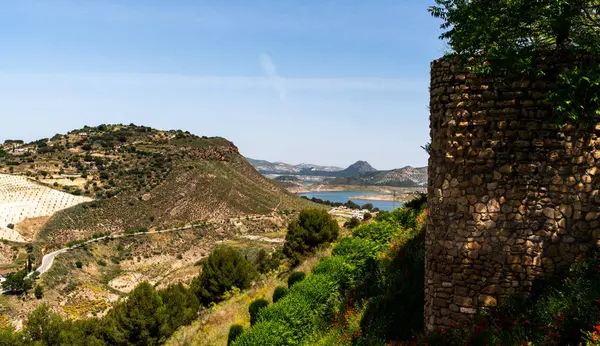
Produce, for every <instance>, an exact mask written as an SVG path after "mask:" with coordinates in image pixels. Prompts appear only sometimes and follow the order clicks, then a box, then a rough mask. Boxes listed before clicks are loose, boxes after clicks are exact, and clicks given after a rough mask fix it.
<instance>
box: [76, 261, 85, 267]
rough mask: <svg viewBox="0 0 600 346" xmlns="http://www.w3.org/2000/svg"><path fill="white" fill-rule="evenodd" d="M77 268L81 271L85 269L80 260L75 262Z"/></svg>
mask: <svg viewBox="0 0 600 346" xmlns="http://www.w3.org/2000/svg"><path fill="white" fill-rule="evenodd" d="M75 266H76V267H77V268H80V269H81V268H82V267H83V263H81V261H80V260H77V261H76V262H75Z"/></svg>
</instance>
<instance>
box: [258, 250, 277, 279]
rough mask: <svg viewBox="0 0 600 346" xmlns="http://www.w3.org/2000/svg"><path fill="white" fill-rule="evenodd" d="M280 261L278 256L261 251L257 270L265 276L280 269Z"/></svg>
mask: <svg viewBox="0 0 600 346" xmlns="http://www.w3.org/2000/svg"><path fill="white" fill-rule="evenodd" d="M279 264H280V260H279V258H278V257H277V256H273V255H270V254H269V253H267V251H266V250H265V249H260V251H259V252H258V254H257V256H256V261H255V265H256V269H257V270H258V271H259V272H260V273H262V274H264V273H268V272H270V271H271V270H275V269H277V268H278V267H279Z"/></svg>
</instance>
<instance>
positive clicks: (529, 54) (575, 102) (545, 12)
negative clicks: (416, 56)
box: [430, 0, 600, 123]
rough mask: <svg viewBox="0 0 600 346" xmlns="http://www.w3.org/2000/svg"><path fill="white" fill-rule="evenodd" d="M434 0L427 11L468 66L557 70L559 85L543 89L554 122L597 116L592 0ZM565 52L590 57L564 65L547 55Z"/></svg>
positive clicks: (599, 29)
mask: <svg viewBox="0 0 600 346" xmlns="http://www.w3.org/2000/svg"><path fill="white" fill-rule="evenodd" d="M435 2H436V4H437V5H436V6H432V7H431V8H430V12H431V14H432V15H433V16H435V17H437V18H440V19H442V20H443V21H444V23H443V24H442V29H444V30H445V32H444V33H443V34H442V35H441V38H442V39H445V40H448V44H449V46H450V48H451V49H452V50H453V52H454V53H456V54H457V55H458V56H459V57H460V58H461V60H463V64H466V65H467V67H468V68H469V69H470V70H473V71H476V72H478V73H489V72H496V73H499V72H502V73H507V74H508V76H509V77H510V76H511V75H514V76H515V77H516V78H521V77H523V76H527V75H531V76H544V75H550V73H548V72H554V73H556V72H559V75H558V79H557V81H558V83H557V86H558V88H554V91H553V92H551V93H550V95H547V96H548V97H547V101H550V102H551V105H552V106H553V107H552V109H553V110H554V114H553V115H554V116H555V120H556V122H558V123H565V122H566V121H572V120H577V119H584V120H587V121H589V120H592V121H594V122H595V121H597V120H598V119H599V117H600V91H599V90H600V88H598V85H600V69H599V68H598V60H597V57H598V56H599V55H600V4H599V3H598V1H597V0H568V1H557V0H536V1H514V0H497V1H486V0H474V1H464V0H436V1H435ZM567 54H573V55H575V54H576V55H578V56H580V57H581V56H587V57H591V59H589V61H587V62H582V61H578V62H577V63H572V64H566V65H563V64H557V63H556V62H554V61H552V60H549V61H548V60H547V58H550V59H552V58H554V57H556V56H566V55H567ZM544 60H546V61H544ZM544 63H545V65H547V66H545V67H544V66H543V65H544ZM561 65H563V66H561ZM505 79H506V78H505ZM592 90H593V91H592Z"/></svg>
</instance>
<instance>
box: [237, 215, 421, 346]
mask: <svg viewBox="0 0 600 346" xmlns="http://www.w3.org/2000/svg"><path fill="white" fill-rule="evenodd" d="M405 208H406V207H403V208H401V209H405ZM410 216H412V217H413V218H415V219H416V216H417V214H416V213H415V212H414V211H412V212H409V211H405V212H401V213H400V212H398V213H394V214H389V215H387V217H386V220H385V221H378V222H372V223H369V224H365V225H361V226H359V227H357V228H356V229H355V230H354V231H353V232H352V237H347V238H344V239H342V240H341V241H340V242H339V243H338V244H336V246H335V247H334V249H333V251H332V256H330V257H326V258H323V259H321V260H320V261H319V263H318V264H317V265H316V266H315V267H313V270H312V272H311V274H310V275H308V276H306V278H305V279H304V280H302V281H300V282H297V283H295V284H294V283H292V282H291V281H294V278H293V277H295V276H296V275H302V274H292V275H291V276H290V278H289V279H288V280H290V283H291V285H290V286H291V288H289V293H288V294H287V295H286V297H285V299H281V300H278V301H277V302H275V299H274V303H273V304H271V305H269V306H268V307H266V308H264V309H262V310H261V311H260V313H259V314H258V315H259V321H258V322H257V323H255V324H254V325H253V326H252V327H251V328H250V329H248V330H246V331H245V332H244V333H243V334H242V335H241V336H240V337H239V338H238V339H237V340H236V342H235V343H234V345H236V346H246V345H247V346H250V345H301V344H316V345H338V344H340V343H341V340H344V341H345V342H346V343H347V344H353V345H385V344H387V341H391V340H386V338H385V337H384V336H385V333H386V332H388V331H390V330H395V331H400V330H402V331H406V332H410V331H411V328H413V327H414V326H415V324H412V323H413V322H415V323H421V324H422V323H423V313H422V312H420V313H419V311H420V310H419V309H417V308H415V307H417V306H420V309H421V310H422V309H423V296H422V295H423V289H422V286H423V284H424V275H423V270H424V264H423V261H422V258H423V256H422V255H423V254H424V246H423V244H424V242H423V238H422V235H423V230H422V227H421V225H422V222H421V221H419V222H417V221H416V220H408V218H409V217H410ZM420 216H422V215H420ZM408 225H412V226H415V227H413V229H411V228H409V227H407V226H408ZM417 239H418V240H417ZM413 241H414V244H415V245H414V249H415V251H414V252H413V251H412V250H411V251H410V253H409V252H408V251H407V246H409V245H408V244H412V243H411V242H413ZM419 244H420V246H419ZM410 246H411V248H412V247H413V246H412V245H410ZM400 254H401V255H400ZM417 255H421V257H420V258H421V260H414V259H417V258H418V257H417ZM396 258H399V259H400V258H404V261H402V260H399V259H396ZM413 260H414V261H413ZM417 267H420V272H419V271H417ZM405 269H406V270H405ZM413 270H414V272H412V271H413ZM395 271H398V272H397V273H396V272H395ZM381 273H386V274H390V275H391V274H393V277H394V279H393V280H391V281H392V282H387V281H386V279H387V276H384V275H382V274H381ZM390 277H391V276H390ZM418 285H420V287H421V288H420V290H419V288H418ZM394 289H398V290H400V292H399V293H398V292H394ZM419 294H420V295H421V297H420V298H418V299H414V296H415V295H419ZM401 296H405V297H406V299H405V301H402V300H401V299H399V297H401ZM362 298H365V299H364V300H363V299H362ZM372 301H373V302H374V301H376V302H378V303H377V304H372V303H371V302H372ZM386 304H390V305H386ZM344 305H346V308H342V307H343V306H344ZM371 305H372V307H371ZM355 308H356V310H359V309H360V310H361V311H364V312H365V314H366V313H368V316H369V319H368V321H365V324H366V325H367V324H368V323H367V322H371V321H375V320H374V319H372V318H371V317H376V318H379V319H385V318H386V317H387V315H385V313H390V318H391V319H392V320H391V322H390V321H387V322H385V323H382V326H383V328H382V329H378V332H377V333H378V334H377V335H375V336H374V337H373V338H369V339H366V338H362V339H361V338H357V334H353V335H354V336H353V337H348V334H343V333H342V334H340V335H335V337H332V334H331V333H334V332H335V329H336V328H345V327H348V325H349V324H348V323H347V321H342V320H339V318H345V314H344V311H351V310H352V311H354V310H355ZM398 308H399V309H398ZM396 310H397V311H396ZM378 311H380V312H382V313H380V314H378V313H377V312H378ZM357 316H358V317H359V318H360V316H361V315H357ZM357 322H358V325H357ZM398 322H407V323H409V324H407V325H403V324H398ZM352 325H353V328H360V327H362V322H361V321H360V319H358V320H353V321H352ZM368 325H370V324H368ZM392 325H393V328H389V329H388V327H390V326H392ZM342 332H343V331H342ZM366 332H367V330H362V329H361V333H366ZM358 335H360V333H359V334H358ZM382 336H383V337H382ZM320 338H322V339H320Z"/></svg>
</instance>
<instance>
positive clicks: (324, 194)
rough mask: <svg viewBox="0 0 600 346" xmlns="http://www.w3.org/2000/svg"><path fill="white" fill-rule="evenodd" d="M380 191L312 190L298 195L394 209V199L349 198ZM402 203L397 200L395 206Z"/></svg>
mask: <svg viewBox="0 0 600 346" xmlns="http://www.w3.org/2000/svg"><path fill="white" fill-rule="evenodd" d="M379 194H381V193H380V192H365V191H311V192H304V193H299V194H298V196H306V197H308V198H313V197H316V198H320V199H323V200H327V201H331V202H340V203H346V202H348V200H351V201H352V202H354V203H356V204H359V205H364V204H367V203H371V204H373V207H375V208H379V209H380V210H388V211H389V210H392V208H393V207H394V202H392V201H374V200H368V199H356V198H348V197H350V196H369V195H379ZM401 206H402V203H400V202H396V203H395V207H396V208H400V207H401Z"/></svg>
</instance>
